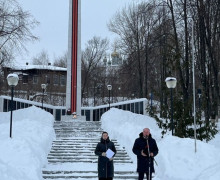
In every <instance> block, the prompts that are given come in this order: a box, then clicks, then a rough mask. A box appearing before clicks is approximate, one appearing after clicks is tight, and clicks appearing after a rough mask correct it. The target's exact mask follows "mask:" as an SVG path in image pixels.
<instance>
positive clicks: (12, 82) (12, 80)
mask: <svg viewBox="0 0 220 180" xmlns="http://www.w3.org/2000/svg"><path fill="white" fill-rule="evenodd" d="M18 80H19V78H18V75H17V74H9V75H8V76H7V81H8V85H9V86H10V87H11V104H10V106H11V116H10V138H12V115H13V113H12V112H13V109H14V103H13V96H14V87H15V86H17V84H18Z"/></svg>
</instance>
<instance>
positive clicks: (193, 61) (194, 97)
mask: <svg viewBox="0 0 220 180" xmlns="http://www.w3.org/2000/svg"><path fill="white" fill-rule="evenodd" d="M192 72H193V116H194V139H195V153H196V152H197V149H196V95H195V58H194V21H193V19H192Z"/></svg>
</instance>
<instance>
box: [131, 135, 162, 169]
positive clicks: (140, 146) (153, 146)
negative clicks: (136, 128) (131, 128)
mask: <svg viewBox="0 0 220 180" xmlns="http://www.w3.org/2000/svg"><path fill="white" fill-rule="evenodd" d="M148 144H149V149H150V152H151V153H153V154H154V156H156V155H157V154H158V151H159V150H158V147H157V143H156V141H155V140H154V139H153V138H152V137H151V134H150V135H149V137H148ZM147 149H148V148H147V140H146V139H145V138H144V137H143V133H140V134H139V138H137V139H136V140H135V143H134V146H133V149H132V151H133V153H134V154H136V155H137V172H145V173H148V172H149V165H150V172H151V173H152V172H154V164H153V158H152V157H150V159H149V157H148V156H147V157H145V156H142V155H141V151H142V150H144V151H146V153H147V152H148V151H147ZM146 153H145V154H146ZM147 154H148V153H147Z"/></svg>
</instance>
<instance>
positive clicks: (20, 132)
mask: <svg viewBox="0 0 220 180" xmlns="http://www.w3.org/2000/svg"><path fill="white" fill-rule="evenodd" d="M53 122H54V117H53V116H52V115H51V114H49V113H47V112H46V111H44V110H42V109H40V108H37V107H34V106H32V107H29V108H26V109H21V110H17V111H14V112H13V123H12V138H10V137H9V130H10V112H7V113H5V112H1V113H0V142H1V143H0V179H1V180H30V179H31V180H40V179H42V172H41V171H42V167H43V166H44V165H45V164H46V163H47V154H48V152H49V150H50V148H51V143H52V141H53V140H54V139H55V133H54V129H53Z"/></svg>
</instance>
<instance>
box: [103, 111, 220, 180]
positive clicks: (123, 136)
mask: <svg viewBox="0 0 220 180" xmlns="http://www.w3.org/2000/svg"><path fill="white" fill-rule="evenodd" d="M101 121H102V128H103V129H104V130H106V131H107V132H108V133H109V137H110V138H112V139H117V140H118V141H119V143H120V144H121V145H122V146H124V147H125V148H126V150H127V152H128V153H129V155H130V157H131V158H132V159H133V160H134V162H135V163H136V156H135V155H134V154H133V152H132V147H133V143H134V141H135V139H136V138H137V137H138V136H139V133H140V132H142V130H143V128H145V127H148V128H150V130H151V134H152V137H153V138H154V139H155V140H156V141H157V145H158V148H159V154H158V155H157V156H156V157H155V159H156V161H157V163H158V166H156V165H155V169H156V174H157V179H169V180H217V179H220V171H219V169H220V154H219V150H220V147H219V146H217V145H215V142H216V143H217V142H219V140H220V137H219V135H217V136H216V138H215V140H213V141H212V142H211V143H209V144H208V143H205V142H202V141H199V140H197V141H196V143H197V153H195V141H194V140H193V139H189V138H178V137H175V136H171V133H169V134H168V135H166V136H165V137H164V138H161V129H159V128H158V126H157V124H156V122H155V120H154V119H153V118H150V117H148V116H143V115H138V114H134V113H131V112H128V111H123V110H119V109H115V108H112V109H111V110H110V111H108V112H106V113H105V114H103V116H102V119H101ZM218 138H219V139H218Z"/></svg>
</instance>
